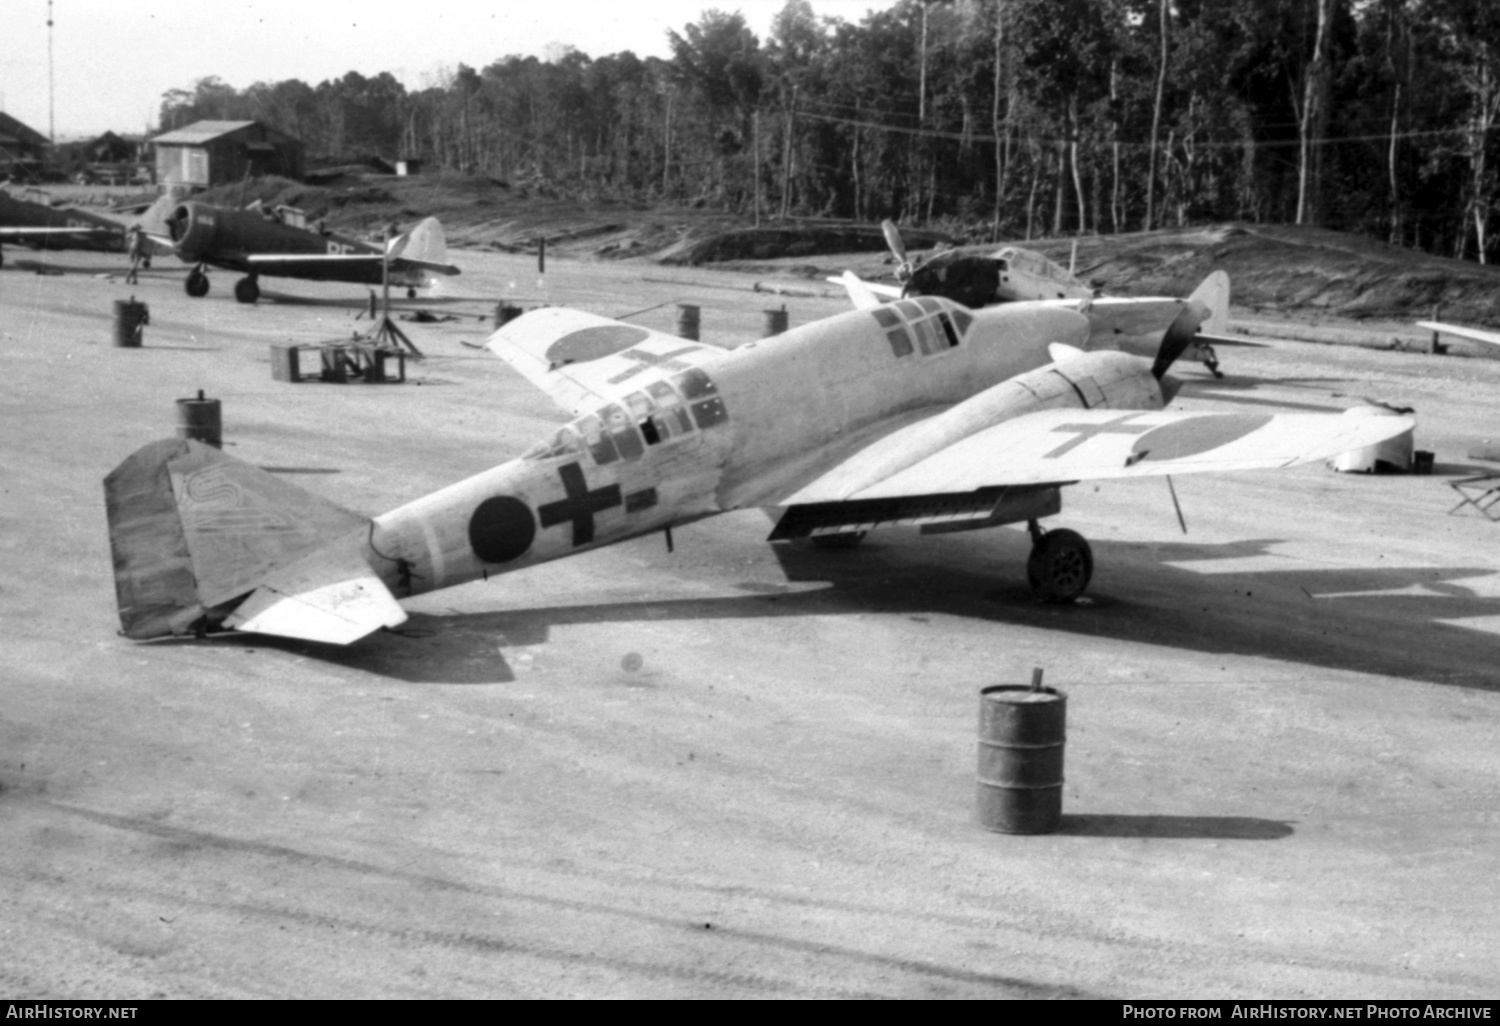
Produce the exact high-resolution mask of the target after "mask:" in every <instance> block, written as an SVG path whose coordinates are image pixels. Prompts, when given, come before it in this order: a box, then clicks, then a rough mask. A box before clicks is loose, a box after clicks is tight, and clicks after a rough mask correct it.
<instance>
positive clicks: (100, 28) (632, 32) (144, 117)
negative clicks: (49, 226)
mask: <svg viewBox="0 0 1500 1026" xmlns="http://www.w3.org/2000/svg"><path fill="white" fill-rule="evenodd" d="M894 2H895V0H811V3H812V7H813V11H814V12H815V13H816V14H818V15H819V16H832V17H837V18H840V19H842V20H844V21H849V22H859V21H860V20H862V19H863V18H864V16H865V14H866V13H867V12H868V11H870V10H873V9H884V8H887V7H890V6H892V5H893V3H894ZM784 5H785V0H482V2H481V0H436V2H434V0H400V2H394V0H358V2H350V0H253V2H252V0H136V2H131V0H53V3H52V5H51V6H52V20H53V28H52V70H53V76H54V81H53V84H54V87H55V93H54V94H53V103H54V104H55V106H54V108H53V110H52V113H51V120H50V121H49V107H48V69H47V65H48V61H47V10H48V4H47V0H4V3H3V6H0V20H3V23H4V26H5V28H4V35H3V38H0V110H3V111H5V112H6V113H7V114H9V115H11V117H14V118H18V119H19V120H21V121H22V122H24V123H25V124H27V125H29V126H31V127H32V128H34V129H35V130H36V131H38V132H40V133H41V134H42V135H47V134H48V133H49V127H50V129H51V130H52V131H55V133H56V137H57V139H58V140H59V141H63V140H67V139H74V138H84V137H89V138H91V137H93V136H96V135H99V134H100V133H102V132H104V131H106V130H109V131H114V132H119V133H140V132H144V131H145V130H146V129H147V127H148V126H150V127H154V126H155V123H156V115H157V112H158V110H159V109H160V106H161V96H162V94H163V93H165V92H167V91H169V90H172V89H191V88H192V87H193V83H195V82H196V81H197V80H198V79H200V78H206V77H208V76H210V75H214V76H217V77H218V78H220V79H222V80H223V81H225V82H227V83H228V84H229V85H231V86H234V87H235V88H236V89H244V88H245V87H247V86H249V85H251V84H253V83H255V82H279V81H282V80H283V79H288V78H300V79H302V80H303V81H304V82H306V83H308V84H309V85H313V86H316V85H317V84H318V83H319V82H321V81H323V80H324V79H331V78H340V77H342V76H343V75H344V73H345V72H348V71H358V72H359V73H360V74H362V75H377V74H379V73H380V72H382V71H389V72H390V73H391V74H393V75H395V76H396V77H397V78H398V79H400V80H401V81H402V82H403V83H404V84H405V85H406V87H407V88H408V89H419V88H422V87H423V86H426V85H429V84H432V83H433V82H434V81H435V80H436V79H437V77H438V76H439V74H440V73H441V72H443V71H444V70H449V71H451V70H452V69H454V68H457V67H458V65H459V64H467V65H469V66H470V67H473V68H483V67H484V66H485V65H488V64H491V63H493V62H494V61H496V60H499V59H501V58H503V57H507V56H509V55H511V54H519V55H521V56H536V57H540V58H543V59H546V58H547V57H548V56H549V55H553V54H555V53H556V52H557V49H556V48H557V45H558V44H562V45H565V46H572V47H574V48H575V49H578V50H581V51H582V52H583V53H585V54H587V55H589V56H590V57H602V56H605V55H607V54H612V53H619V52H620V51H622V50H631V51H633V52H634V53H635V54H636V56H638V57H647V56H657V57H667V56H669V55H670V51H669V48H668V43H667V31H668V30H669V29H671V30H676V31H678V32H681V31H682V29H683V27H684V26H685V25H688V24H691V23H693V22H696V21H697V20H698V19H699V17H700V15H701V14H702V13H703V12H704V11H705V10H709V9H713V8H717V9H719V10H723V11H729V12H733V11H739V12H741V13H742V14H744V16H745V19H746V21H747V22H748V24H749V25H750V29H751V31H753V32H755V34H756V35H757V36H759V37H760V38H761V39H764V38H765V37H766V35H767V32H768V30H769V28H770V25H771V19H772V17H773V16H774V15H775V14H776V12H777V11H779V10H780V9H781V8H782V7H783V6H784Z"/></svg>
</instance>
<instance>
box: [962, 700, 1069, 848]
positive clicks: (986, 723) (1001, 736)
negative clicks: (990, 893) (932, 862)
mask: <svg viewBox="0 0 1500 1026" xmlns="http://www.w3.org/2000/svg"><path fill="white" fill-rule="evenodd" d="M1067 711H1068V698H1067V696H1066V695H1065V694H1063V693H1062V692H1061V691H1058V690H1056V689H1055V688H1032V687H1029V686H1026V685H1023V684H999V685H996V686H994V687H988V688H985V689H983V690H982V691H980V693H979V773H978V780H977V784H976V797H975V801H976V810H977V813H978V817H979V824H980V826H982V827H984V828H985V829H986V830H994V831H997V832H999V833H1005V834H1050V833H1052V832H1053V831H1055V830H1056V829H1057V828H1058V826H1059V825H1060V824H1061V822H1062V785H1063V742H1064V736H1065V729H1066V722H1067Z"/></svg>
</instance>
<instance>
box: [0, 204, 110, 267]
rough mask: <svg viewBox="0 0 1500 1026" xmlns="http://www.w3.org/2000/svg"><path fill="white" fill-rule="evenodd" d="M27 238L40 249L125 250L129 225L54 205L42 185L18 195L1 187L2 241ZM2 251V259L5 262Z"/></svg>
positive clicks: (0, 227) (0, 226)
mask: <svg viewBox="0 0 1500 1026" xmlns="http://www.w3.org/2000/svg"><path fill="white" fill-rule="evenodd" d="M4 242H24V243H26V244H27V245H30V246H35V247H36V248H38V249H97V250H105V251H109V252H114V253H121V252H124V250H125V226H124V225H123V224H121V223H120V222H118V221H112V220H110V219H109V218H107V217H104V216H102V215H100V214H94V213H90V212H89V211H87V210H79V209H77V208H76V207H54V206H53V205H52V198H51V197H50V196H48V195H47V194H46V193H44V192H42V191H41V190H39V189H30V190H27V191H25V192H23V193H22V194H21V195H20V196H16V195H14V194H12V193H11V192H9V191H7V190H5V189H0V243H4ZM4 259H5V258H4V256H3V255H0V263H3V262H4Z"/></svg>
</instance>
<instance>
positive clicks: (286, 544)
mask: <svg viewBox="0 0 1500 1026" xmlns="http://www.w3.org/2000/svg"><path fill="white" fill-rule="evenodd" d="M104 496H105V507H106V512H107V514H108V518H109V541H110V550H111V553H112V555H113V557H114V569H115V595H116V599H117V601H118V604H119V610H120V623H121V626H122V628H123V633H124V634H125V636H126V637H129V638H135V639H145V638H156V637H165V636H169V635H181V634H188V633H192V632H195V631H199V630H203V629H206V628H213V627H217V626H219V625H220V624H221V623H222V624H223V625H224V626H229V627H238V628H239V629H241V630H249V631H261V632H264V633H270V634H281V635H285V636H290V637H299V638H306V639H309V640H316V641H334V642H341V641H342V642H347V640H352V638H355V637H360V636H362V635H364V634H367V633H369V632H370V631H372V630H375V629H377V628H378V627H380V626H394V625H395V624H396V623H400V622H401V621H402V620H404V619H405V618H406V617H405V613H404V612H402V610H401V608H400V606H399V605H397V603H396V600H395V598H394V597H393V596H392V595H391V594H390V592H389V590H387V588H386V587H385V585H384V584H383V583H382V582H381V581H380V579H379V578H378V576H377V575H376V574H375V573H374V571H373V570H372V569H371V568H370V566H369V564H368V563H366V562H365V557H364V554H363V553H364V543H365V532H367V531H368V529H369V526H370V521H369V519H368V518H366V517H362V516H359V515H358V514H356V513H352V512H350V511H349V510H346V509H343V508H342V507H340V506H336V505H334V504H333V503H331V502H328V501H326V500H324V499H321V498H319V497H317V496H315V495H313V494H311V493H310V492H306V491H303V490H302V489H301V488H298V487H297V486H295V485H293V484H289V483H288V482H286V481H283V480H281V479H280V478H278V477H277V476H275V475H274V474H271V473H268V472H267V471H264V470H261V469H260V468H259V467H255V466H251V465H250V464H248V463H245V462H243V461H241V460H237V459H235V458H234V457H232V456H226V455H225V454H224V453H222V452H220V451H219V450H218V449H215V448H213V447H212V446H208V445H204V444H202V443H200V442H195V441H188V440H185V439H179V438H170V439H166V440H163V441H160V442H153V443H151V444H150V445H147V446H145V447H143V448H141V449H139V450H137V451H136V452H135V453H134V454H133V455H131V456H130V457H129V458H127V459H126V460H125V461H124V462H123V463H121V464H120V465H119V466H118V467H116V468H115V469H114V470H113V471H112V472H110V474H109V476H108V477H106V478H105V479H104Z"/></svg>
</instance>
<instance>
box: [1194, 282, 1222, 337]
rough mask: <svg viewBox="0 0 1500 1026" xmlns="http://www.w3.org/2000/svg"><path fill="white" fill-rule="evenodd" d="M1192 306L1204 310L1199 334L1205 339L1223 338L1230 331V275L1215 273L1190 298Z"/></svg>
mask: <svg viewBox="0 0 1500 1026" xmlns="http://www.w3.org/2000/svg"><path fill="white" fill-rule="evenodd" d="M1188 304H1189V305H1190V306H1198V307H1201V308H1202V310H1203V320H1202V321H1200V322H1199V324H1198V334H1199V335H1201V336H1203V337H1204V338H1222V337H1223V336H1224V335H1225V334H1226V333H1227V332H1228V330H1229V273H1228V272H1227V271H1214V272H1213V273H1212V274H1210V275H1209V276H1208V277H1207V278H1204V279H1203V281H1201V282H1199V284H1198V287H1197V288H1196V289H1194V290H1193V294H1192V295H1190V296H1188Z"/></svg>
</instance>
